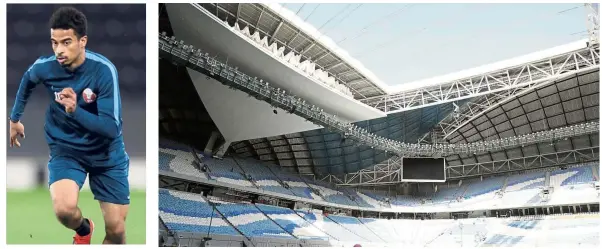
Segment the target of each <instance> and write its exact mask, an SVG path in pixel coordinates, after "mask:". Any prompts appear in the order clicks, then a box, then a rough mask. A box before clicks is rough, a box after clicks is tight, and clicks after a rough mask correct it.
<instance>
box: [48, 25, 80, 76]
mask: <svg viewBox="0 0 602 249" xmlns="http://www.w3.org/2000/svg"><path fill="white" fill-rule="evenodd" d="M50 40H51V42H52V50H53V51H54V55H55V56H56V60H57V61H58V62H59V63H60V64H61V65H62V66H65V67H69V66H71V65H72V64H73V63H74V62H76V61H78V59H80V58H81V55H82V53H83V52H84V51H85V49H86V41H87V37H86V36H83V37H79V38H78V37H77V35H75V32H74V31H73V29H51V30H50Z"/></svg>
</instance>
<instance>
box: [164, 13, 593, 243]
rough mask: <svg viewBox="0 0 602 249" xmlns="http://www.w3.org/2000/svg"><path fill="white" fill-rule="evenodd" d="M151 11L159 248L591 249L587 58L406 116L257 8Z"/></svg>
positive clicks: (563, 59) (557, 58)
mask: <svg viewBox="0 0 602 249" xmlns="http://www.w3.org/2000/svg"><path fill="white" fill-rule="evenodd" d="M159 9H160V17H159V19H160V22H159V23H160V24H159V28H160V34H159V53H160V60H159V70H160V78H159V84H160V86H159V89H160V96H159V99H160V100H159V105H160V114H159V118H160V120H159V127H160V146H159V181H160V182H159V187H160V190H159V225H160V231H159V234H160V236H159V238H160V239H159V245H160V246H179V247H198V246H220V247H243V246H244V247H247V246H252V247H255V246H256V247H266V246H269V247H300V246H302V247H306V246H309V247H324V246H333V247H357V246H378V247H399V246H404V245H412V246H429V247H431V246H433V247H439V246H467V247H481V246H508V247H511V246H550V245H555V246H596V247H597V246H599V229H600V221H599V201H600V197H599V195H600V193H599V181H600V180H599V177H600V163H599V138H598V136H599V123H598V122H599V121H598V120H599V63H600V61H599V47H598V44H597V43H596V42H592V41H589V42H587V43H584V45H583V47H581V48H579V49H577V50H571V51H565V52H562V53H560V54H556V55H552V56H549V57H546V58H541V59H539V60H537V61H529V62H524V63H523V64H521V65H507V66H506V67H504V68H502V69H501V70H499V72H498V71H496V72H489V73H486V74H480V75H475V76H471V77H469V80H472V79H479V78H480V79H483V78H488V79H489V80H491V84H492V85H488V86H482V87H480V89H481V90H482V91H484V93H483V94H474V93H475V92H470V93H468V95H466V96H464V95H462V96H461V94H460V93H458V95H453V94H451V95H448V96H447V98H445V99H442V98H435V97H434V98H433V99H430V100H429V101H431V102H428V101H423V102H422V103H417V104H416V103H414V104H412V103H410V102H411V101H412V100H407V99H403V98H402V97H399V96H400V93H389V92H387V91H386V90H383V89H381V88H379V86H378V85H377V84H375V83H373V82H372V81H371V80H370V77H368V76H366V75H365V73H364V72H362V70H358V69H357V68H356V67H354V66H353V65H351V64H350V63H348V62H346V61H345V60H344V59H343V58H341V57H340V56H337V55H336V54H335V53H333V52H331V51H330V50H329V48H327V47H326V46H324V45H323V44H321V43H319V41H317V39H314V38H312V35H311V34H308V33H307V32H306V31H305V30H302V29H301V28H299V27H298V26H297V25H295V24H294V22H292V21H290V20H287V19H286V18H284V17H283V16H282V15H280V14H279V13H278V12H277V11H276V10H274V9H272V8H270V7H269V6H266V5H264V4H250V3H249V4H247V3H245V4H242V3H241V4H237V3H229V4H219V5H218V4H211V3H202V4H160V7H159ZM170 16H171V17H172V18H170ZM173 16H177V18H173ZM195 18H198V19H195ZM203 21H205V23H203V25H201V26H202V27H198V26H197V27H195V26H194V25H190V22H203ZM191 27H194V29H193V28H191ZM204 29H205V30H204ZM209 30H211V32H213V33H210V32H209ZM207 34H211V35H209V36H208V35H207ZM226 35H228V36H229V37H233V38H232V39H234V40H235V41H230V42H228V41H225V40H220V39H222V38H223V37H226ZM237 39H238V40H237ZM236 42H241V44H242V42H244V43H248V44H251V45H252V46H240V47H231V46H233V44H234V43H236ZM225 47H227V48H228V49H230V50H228V51H226V50H223V49H224V48H225ZM236 49H239V50H236ZM247 50H251V51H250V52H249V51H247ZM251 53H255V54H258V55H257V56H259V54H260V53H261V54H262V55H261V56H264V57H265V58H267V59H266V60H273V62H270V63H280V64H282V65H285V66H286V68H285V67H282V70H281V71H278V72H275V71H272V69H271V68H267V69H265V70H263V71H258V70H257V68H258V67H259V68H260V67H261V66H262V65H267V64H263V63H262V61H263V60H262V58H263V57H261V58H259V57H257V58H255V59H257V62H256V63H255V64H257V65H249V63H248V61H246V60H245V59H244V58H241V57H245V56H246V55H249V54H251ZM301 61H302V62H301ZM308 61H309V62H308ZM266 63H267V62H266ZM304 63H305V64H304ZM309 68H311V70H310V69H309ZM318 68H319V72H316V71H318ZM287 70H288V71H287ZM527 71H528V72H527ZM500 72H501V73H500ZM271 73H273V74H274V75H271ZM288 74H291V75H293V74H294V75H295V76H294V77H297V78H294V77H293V76H290V77H289V76H287V75H288ZM283 75H284V76H283ZM341 75H344V76H341ZM500 75H501V76H500ZM299 76H302V77H304V78H306V79H304V80H305V81H298V80H296V79H299V78H298V77H299ZM289 78H290V79H295V80H290V81H291V82H293V83H291V84H289V83H290V82H284V81H287V80H286V79H289ZM279 80H282V81H279ZM506 80H508V81H510V82H506ZM457 81H461V80H457ZM457 81H455V82H457ZM268 82H269V83H268ZM350 82H353V83H351V84H350ZM493 82H499V83H500V84H502V85H504V87H506V88H504V89H503V90H499V91H489V92H488V90H486V89H489V90H491V89H492V88H495V87H499V85H495V84H497V83H493ZM517 82H519V83H520V84H516V83H517ZM443 83H445V82H442V84H443ZM293 84H296V85H301V84H307V85H311V86H308V88H307V89H322V90H321V91H326V92H328V93H327V94H331V95H333V97H331V99H332V100H333V104H332V105H329V104H328V102H321V100H318V98H324V96H328V95H326V93H324V94H325V95H320V96H318V97H316V96H312V94H313V93H311V92H309V93H308V92H306V91H309V90H307V89H303V88H298V87H297V86H291V85H293ZM454 84H455V83H454ZM487 84H489V83H487ZM471 85H472V84H471ZM319 87H323V88H319ZM446 87H450V88H449V89H453V87H454V86H449V84H448V86H446ZM437 89H440V88H439V87H437ZM483 89H485V90H483ZM421 91H428V89H426V90H424V89H422V90H421ZM477 92H478V91H477ZM316 94H317V93H316ZM334 95H337V96H336V97H334ZM431 96H434V95H431ZM326 98H330V97H326ZM339 98H340V99H339ZM378 98H380V99H381V100H382V101H383V102H388V101H393V102H394V101H395V100H391V99H395V98H397V99H396V101H398V102H404V103H403V104H401V105H400V106H398V107H395V108H393V107H390V106H389V107H384V106H386V103H385V105H383V104H382V103H381V104H375V103H374V100H375V99H378ZM314 100H315V101H314ZM337 101H339V102H337ZM226 102H228V103H226ZM335 102H336V103H335ZM406 102H407V103H406ZM427 102H428V103H427ZM337 103H339V104H337ZM340 103H342V104H340ZM406 104H407V105H406ZM345 106H351V107H345ZM355 106H358V108H360V109H361V108H369V109H371V111H370V112H366V113H363V114H362V113H358V112H353V111H348V110H345V108H354V107H355ZM406 107H408V108H406ZM229 108H232V109H229ZM362 115H364V116H362ZM416 158H419V159H429V158H435V159H444V160H438V161H425V160H414V161H413V160H409V159H416ZM417 162H419V163H417ZM425 162H430V163H429V164H432V165H429V166H428V167H427V165H426V164H427V163H425ZM439 162H443V163H439ZM427 169H428V170H427Z"/></svg>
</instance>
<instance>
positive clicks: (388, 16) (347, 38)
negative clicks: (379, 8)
mask: <svg viewBox="0 0 602 249" xmlns="http://www.w3.org/2000/svg"><path fill="white" fill-rule="evenodd" d="M414 5H415V4H404V5H403V6H401V7H400V8H399V9H397V10H395V11H393V12H392V13H390V14H388V15H386V16H384V17H382V18H380V19H377V20H376V21H373V22H371V23H370V24H368V25H366V26H364V27H363V28H362V29H360V31H359V33H358V34H357V35H355V36H354V37H352V38H349V36H347V37H345V38H343V39H341V40H338V41H337V42H335V43H336V44H337V45H340V44H342V43H343V42H345V41H347V40H354V39H356V38H358V37H360V36H362V35H364V33H366V32H367V31H368V29H369V28H370V27H372V26H374V25H376V24H378V23H380V22H382V21H385V20H390V19H391V18H392V17H394V16H397V15H399V14H401V13H403V12H404V11H405V10H407V9H410V8H411V7H413V6H414Z"/></svg>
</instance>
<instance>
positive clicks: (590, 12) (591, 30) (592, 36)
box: [585, 3, 600, 46]
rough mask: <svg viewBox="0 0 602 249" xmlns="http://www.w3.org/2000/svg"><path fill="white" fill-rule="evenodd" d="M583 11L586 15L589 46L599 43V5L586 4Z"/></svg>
mask: <svg viewBox="0 0 602 249" xmlns="http://www.w3.org/2000/svg"><path fill="white" fill-rule="evenodd" d="M585 11H586V13H587V32H588V34H589V43H590V44H589V45H590V46H592V45H594V44H598V43H599V42H600V14H599V12H600V4H599V3H586V4H585Z"/></svg>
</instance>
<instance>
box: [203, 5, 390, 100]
mask: <svg viewBox="0 0 602 249" xmlns="http://www.w3.org/2000/svg"><path fill="white" fill-rule="evenodd" d="M200 5H201V6H202V7H204V8H205V9H207V10H209V12H211V13H213V14H214V15H215V16H217V17H218V18H220V19H221V20H223V21H228V20H231V21H236V22H238V23H239V25H241V27H246V26H249V27H250V28H251V29H253V30H258V31H259V32H260V33H261V34H262V35H265V36H267V37H269V38H268V40H269V43H272V42H277V43H279V44H280V45H284V46H285V47H286V48H287V49H286V52H288V51H291V50H292V51H295V52H296V53H298V54H300V55H301V56H302V57H303V59H304V60H306V59H309V60H311V61H313V62H315V63H316V66H317V67H319V68H322V69H323V70H325V71H327V72H328V73H329V74H330V75H333V76H334V77H335V78H336V79H337V80H338V81H339V82H341V83H343V84H345V85H346V86H348V87H349V88H350V89H352V92H353V95H354V97H355V98H356V99H363V98H369V97H374V96H381V95H383V94H386V93H387V90H386V89H387V87H388V86H387V85H386V84H385V83H383V82H382V81H381V80H379V79H378V77H377V76H376V75H374V74H373V73H372V72H371V71H370V70H368V69H367V68H366V67H364V66H363V65H362V64H361V62H359V61H358V60H356V59H353V58H352V57H351V56H350V55H349V54H348V53H347V52H346V51H344V50H343V49H340V48H339V47H338V46H336V45H334V42H333V41H332V40H330V38H328V37H325V36H323V35H322V34H320V33H319V32H318V31H317V30H316V29H315V28H314V27H313V26H311V25H309V24H307V23H305V22H304V21H303V20H301V18H299V17H298V16H296V15H295V14H294V13H293V12H291V11H290V10H288V9H286V8H283V7H282V6H281V5H279V4H276V3H266V4H260V3H201V4H200Z"/></svg>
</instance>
